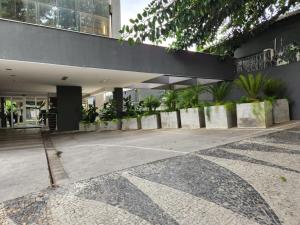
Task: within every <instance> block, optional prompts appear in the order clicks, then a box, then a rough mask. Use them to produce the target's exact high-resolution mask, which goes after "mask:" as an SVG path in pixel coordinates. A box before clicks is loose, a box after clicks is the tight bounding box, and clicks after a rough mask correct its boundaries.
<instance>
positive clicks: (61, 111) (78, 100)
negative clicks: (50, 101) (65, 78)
mask: <svg viewBox="0 0 300 225" xmlns="http://www.w3.org/2000/svg"><path fill="white" fill-rule="evenodd" d="M56 94H57V128H58V130H59V131H72V130H79V122H80V120H81V105H82V88H81V87H76V86H56Z"/></svg>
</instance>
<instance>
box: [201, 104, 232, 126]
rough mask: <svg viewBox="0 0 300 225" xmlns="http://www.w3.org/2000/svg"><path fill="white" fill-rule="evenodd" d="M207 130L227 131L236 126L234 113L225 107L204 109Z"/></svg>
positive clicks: (218, 106)
mask: <svg viewBox="0 0 300 225" xmlns="http://www.w3.org/2000/svg"><path fill="white" fill-rule="evenodd" d="M204 114H205V126H206V128H207V129H228V128H231V127H234V126H236V112H235V110H234V109H229V108H227V107H226V106H225V105H217V106H208V107H205V108H204Z"/></svg>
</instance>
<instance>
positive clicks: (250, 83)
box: [234, 73, 265, 102]
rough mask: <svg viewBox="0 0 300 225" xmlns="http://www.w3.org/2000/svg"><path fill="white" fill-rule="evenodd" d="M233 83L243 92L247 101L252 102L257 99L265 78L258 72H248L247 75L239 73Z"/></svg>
mask: <svg viewBox="0 0 300 225" xmlns="http://www.w3.org/2000/svg"><path fill="white" fill-rule="evenodd" d="M234 83H235V84H236V85H237V86H238V87H239V88H240V89H241V90H243V91H244V92H245V94H246V95H247V98H248V101H250V102H252V101H257V100H259V94H260V92H261V91H262V89H263V88H264V84H265V78H264V77H263V75H262V74H260V73H258V74H256V75H253V74H248V75H247V76H244V75H240V77H239V78H238V79H236V80H235V81H234Z"/></svg>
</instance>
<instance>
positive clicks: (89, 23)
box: [80, 12, 94, 34]
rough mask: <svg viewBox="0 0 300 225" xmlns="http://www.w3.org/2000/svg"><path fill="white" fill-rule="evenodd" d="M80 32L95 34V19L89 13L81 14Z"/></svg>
mask: <svg viewBox="0 0 300 225" xmlns="http://www.w3.org/2000/svg"><path fill="white" fill-rule="evenodd" d="M80 32H84V33H91V34H92V33H94V17H93V16H92V15H91V14H88V13H82V12H81V13H80Z"/></svg>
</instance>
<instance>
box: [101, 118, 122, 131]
mask: <svg viewBox="0 0 300 225" xmlns="http://www.w3.org/2000/svg"><path fill="white" fill-rule="evenodd" d="M121 128H122V121H121V120H112V121H101V122H100V130H110V131H111V130H121Z"/></svg>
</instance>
